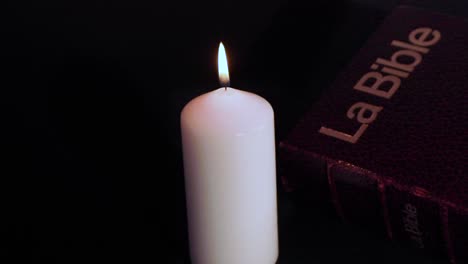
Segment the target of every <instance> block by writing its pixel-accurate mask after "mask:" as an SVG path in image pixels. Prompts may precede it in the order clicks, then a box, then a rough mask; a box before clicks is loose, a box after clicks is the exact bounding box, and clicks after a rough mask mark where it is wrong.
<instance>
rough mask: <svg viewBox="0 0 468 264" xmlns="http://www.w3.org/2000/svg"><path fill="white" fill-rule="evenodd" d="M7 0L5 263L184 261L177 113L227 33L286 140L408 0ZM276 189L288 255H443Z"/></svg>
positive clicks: (237, 65)
mask: <svg viewBox="0 0 468 264" xmlns="http://www.w3.org/2000/svg"><path fill="white" fill-rule="evenodd" d="M432 2H433V3H438V2H439V1H430V2H429V3H424V5H427V6H431V5H433V6H432V7H431V8H435V9H440V10H444V11H447V12H452V13H454V14H457V13H458V14H465V13H466V11H467V8H466V4H464V2H463V1H445V2H444V3H443V4H442V3H439V4H432ZM2 4H3V5H5V7H2V8H1V11H0V12H1V16H0V22H1V23H0V30H1V31H0V32H1V34H2V35H1V36H2V38H1V44H0V47H1V49H0V54H1V55H0V56H1V59H2V65H3V69H2V71H1V77H2V78H1V89H0V107H1V108H0V109H1V113H2V115H1V118H2V123H1V124H2V126H1V134H0V135H1V137H0V146H1V154H2V156H3V157H2V159H1V163H0V164H1V168H2V171H1V172H2V173H1V177H0V198H1V199H0V203H1V208H2V215H1V220H0V221H1V223H0V256H1V258H2V263H17V262H22V263H83V262H94V261H99V262H103V263H109V262H112V261H117V260H121V261H122V260H124V261H132V262H145V263H146V262H147V263H187V262H188V253H187V252H188V244H187V234H186V220H185V202H184V199H185V197H184V189H183V174H182V166H181V152H180V132H179V124H178V122H179V113H180V110H181V109H182V107H183V106H184V105H185V103H187V102H188V101H189V100H190V99H191V98H193V97H195V96H196V95H199V94H201V93H203V92H207V91H210V90H212V89H215V88H216V87H217V86H218V84H217V72H216V52H217V46H218V43H219V41H223V42H224V43H225V44H226V48H227V49H228V53H229V54H228V55H229V56H230V61H231V63H230V67H231V77H232V81H231V83H232V85H233V87H236V88H240V89H244V90H249V91H252V92H255V93H257V94H259V95H261V96H263V97H265V98H266V99H267V100H269V101H270V102H271V104H272V105H273V108H274V109H275V113H276V125H277V138H278V139H281V138H283V137H284V136H285V134H286V133H287V131H289V130H290V129H291V128H292V126H293V125H294V123H295V122H296V121H297V120H298V118H299V117H300V116H301V115H302V114H303V113H304V111H305V110H306V109H307V108H308V106H309V105H310V104H311V103H313V102H314V101H315V100H316V99H317V97H318V95H319V94H320V93H321V91H322V90H323V89H325V88H326V87H327V85H328V84H329V83H330V82H331V81H332V80H333V78H334V77H335V76H336V74H337V72H338V71H339V70H340V69H342V68H343V66H344V65H345V64H346V63H347V62H348V61H349V60H350V58H351V56H352V55H353V54H354V53H355V52H356V51H357V50H358V49H359V47H360V46H361V45H362V44H363V42H364V41H365V40H366V38H367V37H368V35H369V33H370V32H372V31H373V30H374V29H375V28H376V27H377V26H378V23H379V21H381V19H382V18H383V17H384V16H385V15H386V14H387V13H388V11H389V10H390V9H391V8H392V7H393V6H394V5H395V4H396V2H395V1H384V2H381V3H379V4H375V3H373V1H344V0H342V1H340V0H336V1H304V2H301V1H279V2H276V1H266V0H261V1H256V2H252V1H209V2H189V1H187V2H174V3H172V2H164V3H160V2H157V1H76V2H70V1H56V2H52V1H31V2H30V3H27V2H22V1H21V2H20V1H6V2H5V3H2ZM418 4H419V3H418ZM279 197H280V199H279V200H280V201H279V205H280V206H279V211H280V212H279V213H280V214H279V215H280V235H281V237H280V239H281V242H280V250H281V256H280V263H287V264H289V263H291V264H293V263H310V262H314V263H342V262H343V261H349V262H360V263H402V262H408V263H409V262H415V263H438V262H436V261H435V260H434V261H433V260H431V259H428V258H427V257H425V256H420V255H419V254H418V253H417V252H414V251H411V250H407V249H404V248H400V247H398V246H397V245H394V244H392V243H390V242H388V241H384V240H381V239H379V238H377V237H376V236H375V235H373V234H370V233H365V232H361V231H360V230H355V229H354V228H353V227H348V226H345V225H343V224H341V223H340V222H339V221H338V220H336V219H335V218H334V217H332V216H329V215H328V214H327V213H326V212H325V211H322V210H320V209H319V208H310V207H307V205H302V204H301V203H300V202H299V200H295V199H293V197H290V196H286V195H284V194H283V193H282V191H281V189H280V195H279Z"/></svg>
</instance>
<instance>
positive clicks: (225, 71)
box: [218, 42, 229, 87]
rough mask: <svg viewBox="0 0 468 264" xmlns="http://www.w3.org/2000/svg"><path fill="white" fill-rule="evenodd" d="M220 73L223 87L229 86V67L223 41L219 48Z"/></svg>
mask: <svg viewBox="0 0 468 264" xmlns="http://www.w3.org/2000/svg"><path fill="white" fill-rule="evenodd" d="M218 74H219V83H220V84H221V86H222V87H228V86H229V68H228V62H227V56H226V50H225V49H224V45H223V43H222V42H221V43H219V49H218Z"/></svg>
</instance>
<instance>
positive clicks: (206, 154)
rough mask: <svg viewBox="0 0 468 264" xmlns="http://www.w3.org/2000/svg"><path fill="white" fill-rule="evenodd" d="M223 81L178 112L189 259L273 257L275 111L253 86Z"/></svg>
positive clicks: (236, 263) (264, 260)
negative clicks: (246, 88) (248, 89)
mask: <svg viewBox="0 0 468 264" xmlns="http://www.w3.org/2000/svg"><path fill="white" fill-rule="evenodd" d="M218 68H219V78H220V82H221V86H222V87H221V88H219V89H217V90H214V91H212V92H209V93H206V94H203V95H201V96H198V97H196V98H195V99H193V100H192V101H190V102H189V103H188V104H187V105H186V106H185V107H184V109H183V110H182V113H181V130H182V145H183V157H184V172H185V190H186V199H187V215H188V228H189V243H190V255H191V259H192V263H194V264H274V263H275V262H276V259H277V258H278V231H277V204H276V163H275V136H274V134H275V133H274V115H273V109H272V108H271V106H270V104H269V103H268V102H267V101H266V100H265V99H263V98H262V97H260V96H258V95H255V94H253V93H249V92H245V91H241V90H237V89H234V88H230V87H228V86H229V73H228V67H227V58H226V54H225V51H224V47H223V45H222V44H220V48H219V53H218Z"/></svg>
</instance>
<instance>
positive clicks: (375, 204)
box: [279, 142, 468, 264]
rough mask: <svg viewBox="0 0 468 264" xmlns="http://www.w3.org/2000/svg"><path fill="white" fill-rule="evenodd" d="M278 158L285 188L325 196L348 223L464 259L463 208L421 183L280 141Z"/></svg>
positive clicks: (467, 230) (312, 198)
mask: <svg viewBox="0 0 468 264" xmlns="http://www.w3.org/2000/svg"><path fill="white" fill-rule="evenodd" d="M279 158H280V160H279V161H280V165H279V168H280V171H279V173H280V177H281V180H282V184H283V187H284V188H285V190H286V191H289V192H295V193H301V194H302V195H301V196H303V197H304V199H306V200H308V201H309V202H311V203H320V202H323V201H324V200H325V201H326V203H327V206H332V207H334V210H335V212H336V214H337V216H338V217H340V218H341V219H342V220H343V221H344V222H346V223H350V224H352V225H356V226H361V227H364V228H367V229H370V230H373V231H374V232H377V233H379V234H382V235H386V236H387V237H388V238H390V239H392V240H395V241H397V242H398V243H400V244H406V245H411V246H413V247H416V248H419V249H422V250H427V251H429V252H431V255H433V256H439V257H441V258H442V257H443V258H446V259H447V258H448V259H449V260H450V262H451V263H453V264H455V263H458V264H459V263H467V261H468V252H467V248H466V246H465V245H467V244H468V226H467V223H468V216H467V215H468V214H467V212H466V210H464V209H460V208H456V207H454V206H452V205H451V204H449V203H446V202H444V201H441V200H438V199H437V198H435V197H433V196H431V194H430V193H429V192H428V191H426V190H425V189H423V188H419V187H407V186H401V185H399V184H397V183H395V182H393V181H391V180H389V179H385V178H383V177H380V176H379V175H377V174H375V173H373V172H371V171H368V170H364V169H362V168H359V167H357V166H354V165H352V164H349V163H346V162H343V161H336V160H331V159H328V158H326V157H323V156H321V155H318V154H315V153H311V152H307V151H303V150H301V149H299V148H296V147H295V146H291V145H289V144H287V143H284V142H282V143H281V144H280V151H279ZM312 188H313V189H312ZM325 198H326V199H325Z"/></svg>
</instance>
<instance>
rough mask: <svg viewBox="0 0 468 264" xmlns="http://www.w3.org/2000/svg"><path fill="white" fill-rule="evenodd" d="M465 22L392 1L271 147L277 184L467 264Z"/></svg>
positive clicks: (345, 217)
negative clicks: (328, 82) (342, 65)
mask: <svg viewBox="0 0 468 264" xmlns="http://www.w3.org/2000/svg"><path fill="white" fill-rule="evenodd" d="M467 89H468V24H467V22H466V21H465V20H463V19H462V18H457V17H453V16H449V15H445V14H440V13H433V12H429V11H426V10H423V9H419V8H414V7H407V6H401V7H398V8H396V9H395V10H394V11H392V13H391V14H390V15H388V16H387V18H386V19H385V20H384V21H383V23H382V24H381V25H380V27H379V28H378V29H377V31H376V32H375V33H374V34H372V36H371V37H370V38H369V39H368V41H367V42H366V44H365V45H364V46H363V47H362V48H361V50H360V51H359V52H358V53H357V55H356V56H355V57H354V58H353V59H352V60H351V62H350V64H349V65H348V66H347V67H346V68H345V69H344V71H342V72H341V73H340V74H339V75H338V77H337V78H336V80H335V81H334V82H333V83H332V85H331V87H329V88H328V89H326V90H325V91H324V92H323V94H322V96H321V98H320V99H319V100H318V101H317V102H316V103H314V105H313V106H312V107H311V109H310V110H309V111H308V112H307V113H306V114H305V115H304V117H303V118H302V119H301V120H300V121H299V122H298V124H297V125H296V126H295V128H294V129H293V130H292V131H291V133H289V135H288V136H287V137H286V138H285V139H284V140H281V142H280V146H279V160H280V177H281V180H282V185H283V187H284V188H285V190H287V191H290V192H297V193H301V195H302V197H304V198H307V199H310V200H316V201H321V200H328V201H329V202H330V204H331V205H332V206H333V207H334V210H335V211H336V213H337V215H338V216H339V217H340V218H342V219H343V220H344V221H346V222H349V223H352V224H353V223H355V224H358V225H363V226H365V227H366V228H373V229H374V230H375V231H376V232H382V234H385V235H386V236H388V237H389V238H391V239H393V240H396V241H398V242H401V243H404V244H409V245H412V246H414V247H416V248H419V249H422V250H428V251H430V252H432V254H440V255H444V256H446V257H447V259H448V260H449V261H450V262H452V263H467V262H468V191H467V190H468V175H467V174H466V165H467V164H468V151H467V150H468V149H467V139H468V138H467V134H468V129H467V122H468V119H467V117H468V107H467V106H468V96H467V95H468V93H467Z"/></svg>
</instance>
